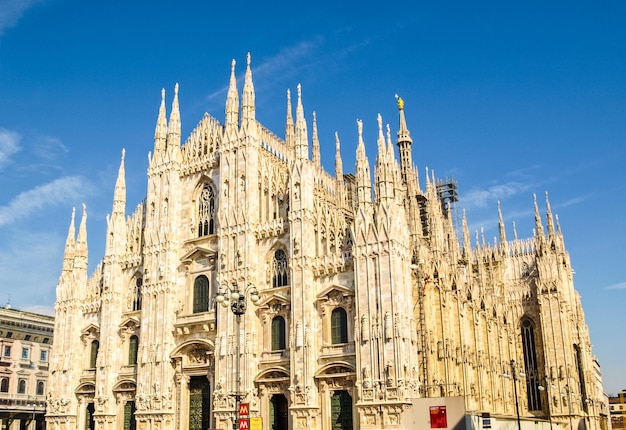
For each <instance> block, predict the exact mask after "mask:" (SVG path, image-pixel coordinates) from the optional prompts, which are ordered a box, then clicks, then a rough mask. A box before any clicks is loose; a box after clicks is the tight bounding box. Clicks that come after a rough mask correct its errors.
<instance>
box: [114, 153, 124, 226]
mask: <svg viewBox="0 0 626 430" xmlns="http://www.w3.org/2000/svg"><path fill="white" fill-rule="evenodd" d="M125 154H126V150H125V149H122V160H121V161H120V168H119V170H118V171H117V180H116V181H115V191H114V192H113V214H114V215H115V214H121V215H122V218H123V217H124V215H125V213H126V179H125V176H126V174H125V171H124V156H125Z"/></svg>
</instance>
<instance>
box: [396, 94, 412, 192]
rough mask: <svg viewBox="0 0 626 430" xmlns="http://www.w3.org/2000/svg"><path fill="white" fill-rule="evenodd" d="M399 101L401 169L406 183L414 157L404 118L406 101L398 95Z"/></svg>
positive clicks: (398, 142) (398, 141) (409, 134)
mask: <svg viewBox="0 0 626 430" xmlns="http://www.w3.org/2000/svg"><path fill="white" fill-rule="evenodd" d="M396 99H397V100H398V111H399V112H400V129H399V130H398V140H397V145H398V150H399V152H400V169H401V172H402V180H403V181H405V182H406V180H407V175H408V173H409V171H410V170H411V167H412V166H413V156H412V155H411V145H412V144H413V140H412V139H411V133H409V129H408V128H407V126H406V118H405V117H404V100H403V99H402V97H399V96H398V95H397V94H396Z"/></svg>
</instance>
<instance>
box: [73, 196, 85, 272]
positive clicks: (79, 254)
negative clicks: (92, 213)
mask: <svg viewBox="0 0 626 430" xmlns="http://www.w3.org/2000/svg"><path fill="white" fill-rule="evenodd" d="M75 257H76V258H75V260H74V266H75V267H77V268H80V269H84V270H87V257H88V248H87V205H86V204H84V203H83V217H82V219H81V220H80V226H79V228H78V237H77V238H76V256H75Z"/></svg>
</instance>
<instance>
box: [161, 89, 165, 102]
mask: <svg viewBox="0 0 626 430" xmlns="http://www.w3.org/2000/svg"><path fill="white" fill-rule="evenodd" d="M161 100H162V101H165V88H161Z"/></svg>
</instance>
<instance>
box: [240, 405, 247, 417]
mask: <svg viewBox="0 0 626 430" xmlns="http://www.w3.org/2000/svg"><path fill="white" fill-rule="evenodd" d="M249 414H250V404H249V403H240V404H239V415H240V416H241V415H243V416H248V415H249Z"/></svg>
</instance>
